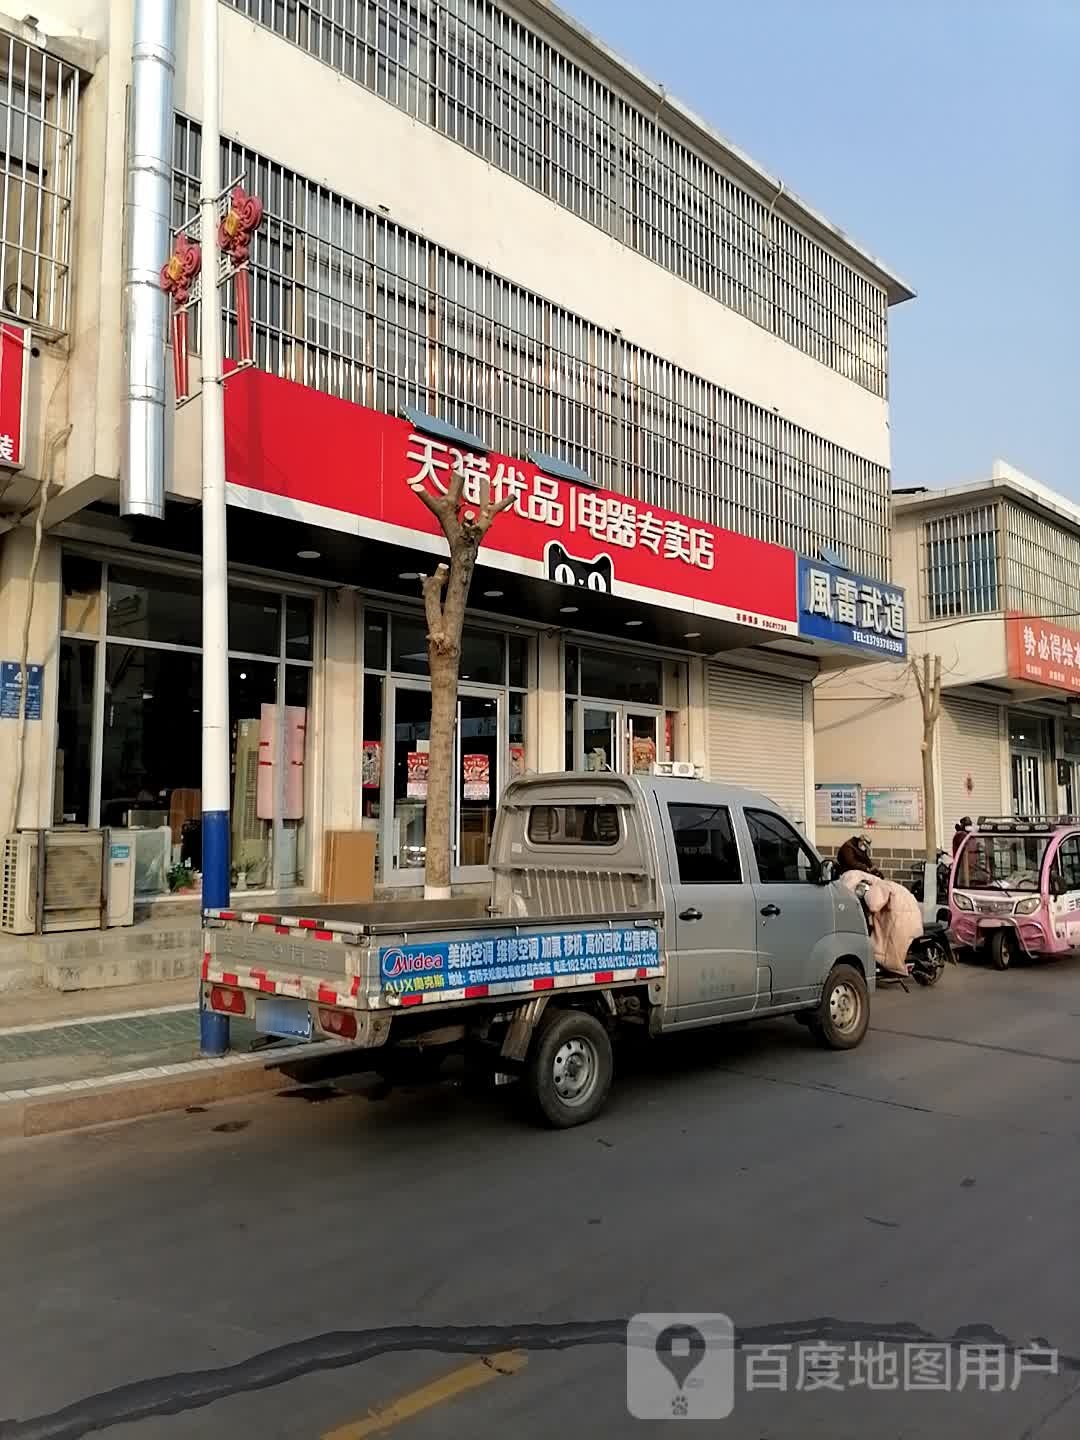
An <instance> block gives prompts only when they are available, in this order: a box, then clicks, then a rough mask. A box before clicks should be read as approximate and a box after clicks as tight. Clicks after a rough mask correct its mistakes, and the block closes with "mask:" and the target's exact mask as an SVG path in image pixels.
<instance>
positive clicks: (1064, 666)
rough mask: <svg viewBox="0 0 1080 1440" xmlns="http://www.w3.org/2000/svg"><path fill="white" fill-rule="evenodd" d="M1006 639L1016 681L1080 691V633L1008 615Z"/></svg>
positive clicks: (1047, 621)
mask: <svg viewBox="0 0 1080 1440" xmlns="http://www.w3.org/2000/svg"><path fill="white" fill-rule="evenodd" d="M1005 638H1006V649H1007V653H1008V667H1009V674H1010V675H1011V676H1012V677H1013V679H1015V680H1031V681H1033V682H1034V683H1035V684H1037V685H1050V686H1053V688H1054V689H1056V690H1076V691H1080V631H1077V630H1065V629H1064V628H1063V627H1062V626H1060V625H1055V624H1054V623H1053V621H1051V620H1038V619H1036V618H1034V617H1033V616H1028V615H1009V616H1008V617H1007V618H1006V620H1005Z"/></svg>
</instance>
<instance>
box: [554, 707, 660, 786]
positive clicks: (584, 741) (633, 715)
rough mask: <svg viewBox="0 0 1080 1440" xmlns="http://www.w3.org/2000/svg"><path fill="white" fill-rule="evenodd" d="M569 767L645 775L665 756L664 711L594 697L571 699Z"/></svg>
mask: <svg viewBox="0 0 1080 1440" xmlns="http://www.w3.org/2000/svg"><path fill="white" fill-rule="evenodd" d="M571 715H572V718H571V722H570V723H571V726H572V732H571V733H572V739H571V743H572V745H573V761H572V767H573V769H575V770H617V771H619V772H620V773H623V774H642V775H647V774H649V772H650V771H651V770H652V766H653V761H654V760H662V759H666V758H667V755H666V749H665V745H664V730H663V727H664V712H663V711H662V710H660V709H656V710H652V709H638V708H631V707H630V706H627V705H604V704H602V703H600V702H599V701H595V700H576V701H574V702H573V703H572V710H571Z"/></svg>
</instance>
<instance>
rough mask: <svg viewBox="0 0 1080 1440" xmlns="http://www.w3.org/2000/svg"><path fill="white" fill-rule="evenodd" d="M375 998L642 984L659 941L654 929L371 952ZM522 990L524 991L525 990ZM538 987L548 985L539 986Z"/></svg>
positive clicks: (653, 969)
mask: <svg viewBox="0 0 1080 1440" xmlns="http://www.w3.org/2000/svg"><path fill="white" fill-rule="evenodd" d="M379 973H380V975H381V976H382V984H383V990H384V991H386V992H387V994H390V995H400V996H412V995H424V994H430V995H432V997H433V998H435V997H436V996H438V997H441V998H443V999H445V998H448V992H451V991H458V992H463V994H464V998H466V999H468V998H469V996H470V992H472V991H474V990H476V989H480V990H483V991H484V992H485V993H486V992H487V989H488V987H490V986H496V987H498V986H504V985H505V986H507V987H508V988H511V989H514V990H519V989H528V988H532V989H536V990H543V989H548V988H550V987H551V986H552V985H554V983H555V982H556V981H559V980H570V979H572V977H577V976H582V977H585V976H587V977H588V978H589V980H593V978H594V977H595V976H597V975H600V976H604V975H607V978H608V979H611V978H614V977H616V976H624V977H625V978H629V979H647V978H649V977H651V976H657V975H662V974H663V973H664V972H663V962H662V960H661V955H660V935H659V931H658V930H657V929H656V927H655V926H654V925H648V926H644V925H615V926H611V927H607V926H605V927H603V928H602V929H584V930H545V931H542V932H537V933H535V934H530V933H529V932H527V931H522V932H520V933H517V934H512V935H505V936H499V937H498V938H495V939H492V938H488V937H485V936H480V935H478V936H477V937H476V938H475V939H470V938H468V937H467V936H466V937H463V938H462V939H460V940H450V941H436V942H432V943H431V944H429V945H384V946H382V947H381V948H380V950H379ZM530 982H532V984H531V985H530ZM545 982H548V983H546V984H545Z"/></svg>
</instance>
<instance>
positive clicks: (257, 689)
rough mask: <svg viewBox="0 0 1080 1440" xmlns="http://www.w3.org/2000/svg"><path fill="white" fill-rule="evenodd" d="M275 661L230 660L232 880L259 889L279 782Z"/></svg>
mask: <svg viewBox="0 0 1080 1440" xmlns="http://www.w3.org/2000/svg"><path fill="white" fill-rule="evenodd" d="M276 701H277V666H276V665H272V664H264V663H263V662H262V661H259V660H230V661H229V722H230V726H231V745H230V755H229V766H230V772H231V779H232V797H231V802H232V803H231V813H230V817H229V818H230V822H231V826H232V835H231V837H230V838H231V857H230V858H231V864H232V877H231V883H232V885H233V886H234V887H235V888H236V889H237V890H263V889H266V888H267V886H268V885H269V884H270V883H271V879H272V866H271V835H272V830H273V819H274V810H275V805H276V801H277V796H276V794H275V789H276V788H277V786H278V783H279V776H278V767H277V765H276V764H275V760H276V758H277V753H276V752H277V751H278V746H277V745H276V744H275V741H276V740H277V735H276V733H275V727H276V725H277V704H276Z"/></svg>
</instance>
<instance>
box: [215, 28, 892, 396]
mask: <svg viewBox="0 0 1080 1440" xmlns="http://www.w3.org/2000/svg"><path fill="white" fill-rule="evenodd" d="M227 3H228V4H230V5H232V6H233V8H234V9H236V10H238V11H240V12H241V13H242V14H243V15H246V16H248V17H249V18H250V19H252V20H254V21H256V22H257V23H258V24H260V25H263V26H265V27H266V28H267V29H270V30H272V31H274V33H276V34H278V35H280V36H282V37H283V38H285V39H286V40H289V41H291V42H292V43H293V44H295V45H298V46H299V47H300V48H301V49H303V50H306V51H307V52H308V53H309V54H311V55H314V56H315V57H317V58H318V59H319V60H321V61H323V62H324V63H325V64H327V65H329V66H332V67H333V68H334V69H335V70H337V71H338V72H339V73H341V74H343V75H345V76H347V77H348V78H349V79H351V80H353V81H355V82H356V83H357V84H359V85H363V86H364V87H365V88H367V89H369V90H372V91H374V92H375V93H376V94H377V95H380V96H382V97H383V99H385V100H387V101H389V102H390V103H391V104H392V105H396V106H398V107H399V108H400V109H402V110H404V111H406V113H407V114H409V115H411V116H412V117H413V118H414V119H417V120H420V121H422V122H423V123H424V124H426V125H430V126H432V127H433V128H434V129H436V130H438V131H440V132H441V133H442V134H444V135H447V136H449V137H450V138H451V139H453V140H456V141H458V142H459V143H460V144H461V145H464V146H465V148H466V149H468V150H471V151H472V152H473V153H474V154H477V155H480V156H482V157H483V158H484V159H485V160H487V161H488V162H489V163H490V164H492V165H495V166H497V167H498V168H499V169H501V170H504V171H506V172H507V173H508V174H510V175H513V176H514V177H515V178H516V179H518V180H521V181H523V182H524V183H525V184H526V185H530V186H532V187H533V188H534V189H536V190H539V191H540V192H541V193H542V194H544V195H547V196H548V197H549V198H550V199H552V200H554V201H556V203H558V204H559V205H562V206H564V207H565V208H566V209H567V210H570V211H572V212H573V213H574V214H575V215H579V216H581V217H582V218H583V219H585V220H588V221H589V222H591V223H592V224H594V225H597V226H599V227H600V229H602V230H604V231H605V232H606V233H607V234H609V235H613V236H614V237H615V238H616V239H618V240H621V241H622V242H623V243H624V244H626V245H628V246H630V247H631V248H632V249H634V250H637V251H639V252H640V253H641V254H642V255H645V256H647V257H648V258H649V259H650V260H653V261H655V262H656V264H658V265H661V266H663V267H664V268H665V269H667V270H670V271H672V272H674V273H675V274H676V275H679V276H681V278H682V279H684V280H687V281H689V282H690V284H692V285H695V286H697V287H698V288H699V289H700V290H704V291H705V293H706V294H708V295H711V296H713V298H714V299H717V300H719V301H721V302H722V303H723V304H724V305H727V306H729V307H730V308H732V309H734V310H737V311H738V312H739V313H740V314H742V315H745V316H747V317H748V318H749V319H751V320H753V321H755V322H756V323H757V324H759V325H762V326H764V327H765V328H766V329H767V330H770V331H771V332H772V333H773V334H776V335H779V336H781V337H782V338H783V339H784V340H786V341H787V342H788V344H790V345H793V346H795V347H796V348H798V349H799V350H802V351H804V352H805V353H806V354H808V355H812V356H813V357H814V358H815V359H816V360H820V361H821V362H822V363H823V364H825V365H828V366H830V367H831V368H832V369H834V370H837V371H838V372H839V373H840V374H842V375H844V376H846V377H847V378H848V379H850V380H853V381H855V382H856V383H857V384H859V385H861V386H863V387H864V388H865V389H867V390H870V391H871V392H872V393H873V394H875V395H884V394H885V393H886V384H887V374H888V299H887V296H886V294H885V291H884V289H883V288H882V287H881V286H880V285H878V284H876V283H875V282H874V281H872V280H871V279H869V277H867V276H866V275H863V274H862V273H861V272H860V271H858V270H856V269H855V268H854V267H853V266H851V265H850V264H848V263H847V262H845V261H843V260H841V259H840V258H839V257H838V256H836V255H834V254H832V253H831V252H830V251H829V250H827V249H826V248H825V247H824V246H822V245H820V244H819V243H818V242H816V241H814V240H811V239H810V238H809V237H808V236H806V235H804V234H803V233H802V231H801V230H799V229H798V227H797V226H795V225H794V224H792V223H791V222H790V221H788V220H787V219H785V218H783V217H781V216H777V215H775V214H773V213H772V212H771V208H770V202H769V201H768V200H767V199H765V200H763V199H762V198H760V197H759V196H757V195H755V194H753V193H751V192H750V191H749V190H747V189H745V188H744V187H743V186H741V185H739V184H737V183H736V182H735V181H734V180H732V179H731V178H730V176H728V175H726V174H725V173H724V172H723V171H721V170H720V169H718V168H717V167H716V166H715V165H713V164H712V163H710V162H709V161H707V160H705V159H704V158H702V156H700V155H698V154H697V153H696V152H695V151H693V150H692V149H690V148H689V147H688V146H687V145H685V144H683V143H682V142H681V141H680V140H679V139H677V138H676V137H675V136H674V135H673V134H671V133H670V132H669V131H667V130H666V129H665V128H664V126H663V125H662V124H661V123H660V122H659V121H658V120H657V119H655V118H653V117H652V116H650V115H647V114H646V113H645V112H644V111H642V110H640V109H638V108H637V106H635V105H633V104H632V103H631V102H630V101H628V100H626V99H624V98H623V97H622V96H621V95H619V94H618V93H617V92H616V91H614V90H612V89H611V88H609V87H608V86H607V85H606V84H605V83H604V82H603V81H602V80H599V79H598V78H597V77H596V76H594V75H592V74H590V73H589V71H587V70H585V69H584V68H583V67H582V66H580V65H578V64H577V63H575V62H574V61H572V60H570V59H569V58H568V57H567V56H565V55H563V54H561V53H560V51H559V50H558V49H557V48H556V47H555V46H554V45H552V44H551V43H550V42H549V41H547V40H545V39H544V38H543V37H542V36H540V35H539V34H537V33H536V32H535V31H533V30H531V29H530V28H529V27H528V26H527V25H524V24H522V22H521V21H519V20H517V19H514V18H513V17H512V16H510V15H508V14H506V13H505V12H504V11H502V10H501V9H499V8H498V6H497V5H495V4H493V3H491V0H227Z"/></svg>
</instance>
